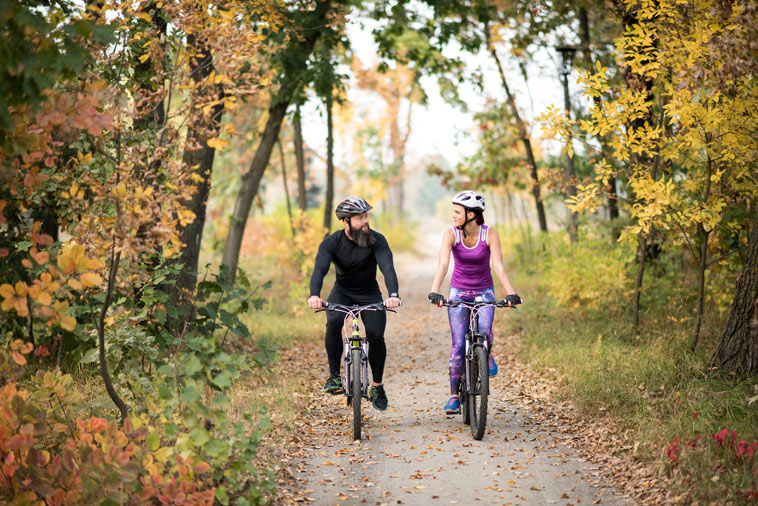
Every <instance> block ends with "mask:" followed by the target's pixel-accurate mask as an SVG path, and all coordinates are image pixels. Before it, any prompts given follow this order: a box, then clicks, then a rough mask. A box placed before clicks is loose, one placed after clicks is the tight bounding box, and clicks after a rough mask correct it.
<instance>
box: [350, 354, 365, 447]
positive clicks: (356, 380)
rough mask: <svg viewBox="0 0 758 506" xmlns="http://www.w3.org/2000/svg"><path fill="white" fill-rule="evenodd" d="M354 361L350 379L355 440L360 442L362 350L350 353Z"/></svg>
mask: <svg viewBox="0 0 758 506" xmlns="http://www.w3.org/2000/svg"><path fill="white" fill-rule="evenodd" d="M350 356H351V360H352V371H351V375H352V378H350V380H351V381H350V388H351V390H350V392H351V394H352V396H353V401H352V402H353V439H355V440H358V439H360V438H361V397H362V393H363V392H362V389H361V371H362V370H363V367H362V364H361V349H360V348H356V349H353V350H351V352H350Z"/></svg>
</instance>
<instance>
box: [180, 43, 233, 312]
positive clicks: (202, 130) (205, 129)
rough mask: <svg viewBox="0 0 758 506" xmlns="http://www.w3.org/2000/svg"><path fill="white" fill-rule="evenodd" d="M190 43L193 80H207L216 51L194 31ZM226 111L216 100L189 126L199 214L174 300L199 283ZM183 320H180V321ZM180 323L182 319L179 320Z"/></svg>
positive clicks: (187, 157) (189, 231)
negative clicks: (217, 141) (213, 142)
mask: <svg viewBox="0 0 758 506" xmlns="http://www.w3.org/2000/svg"><path fill="white" fill-rule="evenodd" d="M187 43H188V46H189V47H191V48H193V50H194V52H195V54H194V57H193V58H191V59H190V70H191V72H192V73H191V76H192V80H193V81H194V82H195V83H203V82H205V80H206V79H207V78H208V76H209V75H210V74H211V73H212V72H213V71H214V70H215V69H214V67H213V55H212V54H211V52H210V50H209V49H208V48H207V47H205V45H204V44H203V43H202V42H200V41H198V40H197V39H196V37H195V35H194V34H189V35H188V36H187ZM193 95H194V96H195V97H198V98H200V99H201V100H203V101H205V100H208V101H210V100H214V101H216V100H218V101H219V102H221V99H222V98H223V96H224V92H223V89H222V88H221V87H220V86H218V85H211V86H201V87H200V88H198V89H197V90H196V91H195V92H194V93H193ZM223 113H224V106H223V103H217V104H215V105H214V106H213V107H212V108H211V110H210V113H209V114H208V115H205V114H203V113H202V112H198V113H197V114H199V116H198V117H197V119H196V120H195V121H194V122H193V123H192V124H190V125H189V127H188V128H187V139H186V147H185V150H184V153H183V155H182V165H183V166H184V167H186V170H187V172H188V173H190V174H195V175H196V176H197V177H196V180H197V181H199V182H198V183H197V186H195V192H194V193H193V194H192V197H191V198H190V201H189V203H188V205H187V209H189V210H190V211H192V212H193V213H194V214H195V218H194V219H193V220H192V223H190V224H189V225H187V226H186V227H183V228H182V229H181V234H180V239H181V241H182V243H183V244H184V248H183V249H182V251H181V254H180V255H179V258H178V259H176V260H175V262H178V263H179V264H181V266H182V270H181V272H180V273H179V276H178V278H177V280H176V286H175V287H174V289H173V293H172V297H171V302H172V303H173V304H178V303H180V301H181V299H182V298H183V297H184V296H188V297H191V296H192V294H193V293H194V291H195V285H196V284H197V267H198V261H199V257H200V243H201V242H202V239H203V227H204V226H205V212H206V207H207V204H208V194H209V193H210V188H211V174H212V171H213V160H214V158H215V155H216V150H215V148H212V147H210V146H208V140H209V139H212V138H214V137H217V136H218V132H219V130H220V126H221V117H222V115H223ZM176 323H179V322H176ZM179 324H180V323H179Z"/></svg>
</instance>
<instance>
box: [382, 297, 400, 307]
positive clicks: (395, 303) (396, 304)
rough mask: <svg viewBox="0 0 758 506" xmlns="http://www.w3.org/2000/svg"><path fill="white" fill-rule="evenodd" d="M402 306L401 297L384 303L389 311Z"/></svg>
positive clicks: (389, 299)
mask: <svg viewBox="0 0 758 506" xmlns="http://www.w3.org/2000/svg"><path fill="white" fill-rule="evenodd" d="M402 304H403V302H402V301H401V300H400V297H389V298H388V299H387V300H385V301H384V307H386V308H389V309H394V308H396V307H400V306H401V305H402Z"/></svg>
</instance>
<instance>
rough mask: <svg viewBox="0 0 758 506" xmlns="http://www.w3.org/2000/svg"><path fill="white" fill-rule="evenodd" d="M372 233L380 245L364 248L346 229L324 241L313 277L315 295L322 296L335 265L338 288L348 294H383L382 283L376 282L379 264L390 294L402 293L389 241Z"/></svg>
mask: <svg viewBox="0 0 758 506" xmlns="http://www.w3.org/2000/svg"><path fill="white" fill-rule="evenodd" d="M371 232H372V233H373V234H374V236H375V237H376V243H375V244H374V245H373V246H367V247H363V248H362V247H360V246H358V245H357V244H356V243H354V242H353V241H351V240H350V239H349V238H348V237H347V234H345V231H344V230H340V231H338V232H335V233H333V234H332V235H330V236H328V237H326V238H325V239H324V240H323V241H321V244H320V245H319V247H318V253H317V254H316V265H315V267H314V268H313V274H312V275H311V295H316V296H320V295H321V287H322V285H323V283H324V276H326V273H327V272H329V265H330V264H332V263H333V264H334V268H335V270H336V271H337V286H338V287H340V288H342V289H343V290H345V291H346V292H348V293H354V294H369V293H381V292H380V291H379V283H377V282H376V267H377V265H378V266H379V269H380V270H381V271H382V274H384V282H385V285H387V291H388V292H389V294H391V295H392V294H394V295H396V294H397V293H398V285H397V274H395V266H394V264H393V263H392V251H391V250H390V246H389V244H387V239H385V238H384V236H383V235H382V234H380V233H379V232H376V231H373V230H372V231H371Z"/></svg>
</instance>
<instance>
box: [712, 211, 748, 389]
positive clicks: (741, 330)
mask: <svg viewBox="0 0 758 506" xmlns="http://www.w3.org/2000/svg"><path fill="white" fill-rule="evenodd" d="M711 361H712V364H713V365H714V366H717V367H719V368H721V369H722V370H724V371H735V372H739V373H743V374H750V375H755V374H758V218H756V219H754V220H753V231H752V233H751V234H750V240H749V242H748V254H747V258H746V259H745V262H744V264H743V265H742V272H741V273H740V275H739V277H738V278H737V283H736V287H735V293H734V300H733V301H732V308H731V309H730V310H729V319H728V320H727V322H726V328H725V329H724V333H723V334H722V335H721V340H720V341H719V346H718V349H717V350H716V353H715V354H714V356H713V358H712V360H711Z"/></svg>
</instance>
